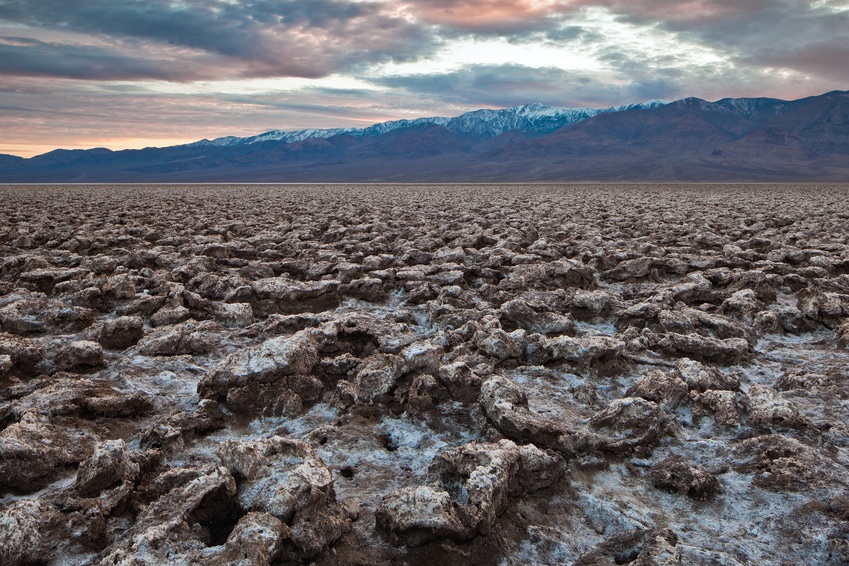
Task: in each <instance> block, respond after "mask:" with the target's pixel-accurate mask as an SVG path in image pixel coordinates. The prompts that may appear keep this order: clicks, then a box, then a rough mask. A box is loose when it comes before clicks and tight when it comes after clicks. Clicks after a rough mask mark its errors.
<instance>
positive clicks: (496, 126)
mask: <svg viewBox="0 0 849 566" xmlns="http://www.w3.org/2000/svg"><path fill="white" fill-rule="evenodd" d="M664 104H668V103H667V102H666V101H663V100H656V99H655V100H648V101H646V102H641V103H637V104H628V105H625V106H611V107H608V108H565V107H560V106H548V105H546V104H542V103H539V102H536V103H532V104H522V105H518V106H512V107H510V108H502V109H487V108H482V109H480V110H472V111H471V112H466V113H464V114H461V115H459V116H455V117H453V118H446V117H442V116H432V117H426V118H415V119H413V120H391V121H388V122H380V123H377V124H372V125H371V126H368V127H365V128H329V129H314V128H310V129H304V130H296V131H283V130H271V131H268V132H264V133H261V134H258V135H255V136H248V137H237V136H224V137H220V138H215V139H213V140H208V139H203V140H200V141H196V142H193V143H190V144H187V145H188V146H193V147H197V146H206V145H211V146H218V147H227V146H233V145H248V144H254V143H259V142H263V141H283V142H285V143H294V142H299V141H303V140H305V139H309V138H329V137H333V136H336V135H340V134H347V135H351V136H355V137H369V136H375V135H380V134H385V133H388V132H392V131H395V130H399V129H402V128H407V127H414V126H420V125H438V126H445V127H446V128H448V129H449V130H451V131H452V132H455V133H462V134H472V135H478V136H483V137H495V136H498V135H500V134H503V133H506V132H509V131H514V130H518V131H521V132H524V133H530V134H542V133H550V132H553V131H555V130H557V129H559V128H562V127H563V126H566V125H568V124H574V123H575V122H580V121H581V120H586V119H588V118H592V117H593V116H596V115H598V114H604V113H609V112H621V111H624V110H635V109H644V108H656V107H658V106H662V105H664Z"/></svg>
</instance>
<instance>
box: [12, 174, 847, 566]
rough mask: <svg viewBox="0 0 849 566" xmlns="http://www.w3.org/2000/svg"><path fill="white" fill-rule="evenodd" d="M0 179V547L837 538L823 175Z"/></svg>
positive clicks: (333, 557)
mask: <svg viewBox="0 0 849 566" xmlns="http://www.w3.org/2000/svg"><path fill="white" fill-rule="evenodd" d="M0 196H2V200H0V218H2V223H0V563H2V564H5V565H17V564H33V563H36V564H164V563H169V564H197V563H202V564H225V563H226V564H265V563H275V564H295V563H310V562H314V563H316V564H320V565H331V564H341V565H353V564H368V565H373V566H376V565H382V564H422V563H424V564H461V563H462V564H528V563H533V564H582V565H590V564H634V565H647V564H687V565H688V566H697V565H708V564H731V565H733V564H802V563H817V564H845V563H847V562H849V401H848V400H849V350H847V345H849V187H847V186H834V187H826V186H765V185H750V186H672V185H670V186H637V187H632V186H606V187H604V186H587V185H584V186H562V187H553V186H540V187H533V186H531V187H524V186H522V187H520V186H465V187H462V186H461V187H447V186H438V187H415V186H401V187H390V186H374V187H345V186H332V187H321V186H311V187H310V186H304V187H300V186H242V187H239V186H234V187H225V186H216V187H191V186H174V187H162V186H155V187H154V186H147V187H143V186H138V187H128V186H122V187H108V186H89V187H84V186H75V187H45V186H38V187H2V188H0Z"/></svg>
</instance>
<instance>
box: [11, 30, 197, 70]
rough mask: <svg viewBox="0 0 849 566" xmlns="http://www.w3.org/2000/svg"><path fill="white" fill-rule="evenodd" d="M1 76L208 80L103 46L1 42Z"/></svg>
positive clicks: (180, 67)
mask: <svg viewBox="0 0 849 566" xmlns="http://www.w3.org/2000/svg"><path fill="white" fill-rule="evenodd" d="M0 39H5V38H0ZM0 75H6V76H9V75H11V76H36V77H37V76H45V77H63V78H73V79H110V80H134V79H163V80H190V79H199V78H208V76H207V77H204V75H202V74H200V73H198V72H197V69H192V68H187V67H186V65H185V63H184V62H180V61H175V60H171V61H163V60H161V59H157V60H152V59H149V58H148V59H143V58H140V57H139V56H137V55H132V54H129V53H122V52H120V51H117V50H114V49H109V48H104V47H102V46H96V47H95V46H84V45H67V44H57V43H46V42H41V41H30V42H27V43H26V44H25V45H21V44H10V43H3V42H0Z"/></svg>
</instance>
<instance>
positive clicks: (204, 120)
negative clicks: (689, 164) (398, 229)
mask: <svg viewBox="0 0 849 566" xmlns="http://www.w3.org/2000/svg"><path fill="white" fill-rule="evenodd" d="M847 61H849V0H817V1H800V0H680V1H676V0H630V1H628V0H560V1H551V0H540V1H535V0H480V1H477V2H462V1H457V0H406V1H405V0H0V132H2V136H0V153H11V154H15V155H21V156H25V157H28V156H31V155H35V154H38V153H43V152H45V151H48V150H50V149H53V148H55V147H65V148H89V147H100V146H104V147H109V148H112V149H121V148H128V147H144V146H151V145H154V146H160V145H173V144H177V143H184V142H187V141H193V140H197V139H201V138H205V137H206V138H213V137H218V136H223V135H252V134H257V133H260V132H263V131H267V130H270V129H284V130H292V129H301V128H307V127H320V128H324V127H347V126H365V125H369V124H372V123H374V122H380V121H384V120H389V119H397V118H412V117H419V116H433V115H442V116H451V115H456V114H460V113H462V112H464V111H467V110H473V109H477V108H486V107H489V108H495V107H505V106H512V105H515V104H523V103H528V102H544V103H548V104H554V105H560V106H572V107H579V106H594V107H600V106H601V107H603V106H610V105H620V104H627V103H631V102H641V101H643V100H647V99H652V98H662V99H667V100H672V99H677V98H683V97H686V96H698V97H700V98H705V99H709V100H715V99H718V98H722V97H726V96H733V97H740V96H770V97H774V98H784V99H794V98H801V97H803V96H809V95H815V94H821V93H824V92H827V91H830V90H835V89H839V90H846V89H849V64H847Z"/></svg>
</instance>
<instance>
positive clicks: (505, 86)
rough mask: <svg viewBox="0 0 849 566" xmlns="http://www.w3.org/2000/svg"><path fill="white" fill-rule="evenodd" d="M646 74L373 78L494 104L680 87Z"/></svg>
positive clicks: (630, 95) (500, 71)
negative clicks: (614, 79)
mask: <svg viewBox="0 0 849 566" xmlns="http://www.w3.org/2000/svg"><path fill="white" fill-rule="evenodd" d="M645 75H646V76H645V77H637V78H635V79H634V80H631V81H629V82H626V83H622V84H611V83H610V82H607V81H603V80H599V78H598V77H594V76H593V75H592V74H590V73H579V72H571V71H565V70H563V69H559V68H557V67H543V68H537V67H527V66H523V65H515V64H510V65H468V66H465V67H462V68H460V69H457V70H454V71H451V72H448V73H442V74H427V75H425V74H419V75H409V76H393V77H383V78H379V79H375V82H377V83H378V84H381V85H384V86H389V87H392V88H396V89H404V90H405V91H407V92H410V93H417V94H418V95H419V96H422V97H433V98H437V99H439V100H442V101H444V102H450V103H466V104H471V105H473V106H474V105H477V106H496V107H498V106H512V105H515V104H523V103H531V102H543V103H545V104H551V105H556V106H571V107H584V106H602V107H605V106H613V105H620V104H623V103H628V102H641V101H643V100H647V99H651V98H666V97H668V96H669V95H670V94H671V93H673V92H675V91H676V90H677V88H676V87H675V86H674V84H672V83H670V82H669V81H668V80H667V79H666V78H665V77H653V76H650V75H651V74H650V73H645Z"/></svg>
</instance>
